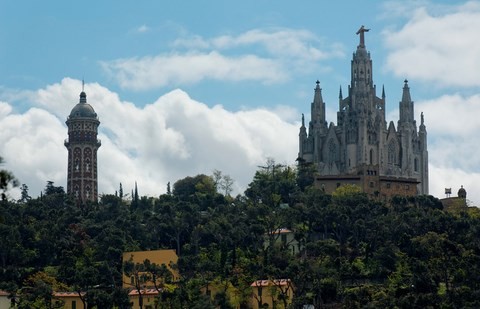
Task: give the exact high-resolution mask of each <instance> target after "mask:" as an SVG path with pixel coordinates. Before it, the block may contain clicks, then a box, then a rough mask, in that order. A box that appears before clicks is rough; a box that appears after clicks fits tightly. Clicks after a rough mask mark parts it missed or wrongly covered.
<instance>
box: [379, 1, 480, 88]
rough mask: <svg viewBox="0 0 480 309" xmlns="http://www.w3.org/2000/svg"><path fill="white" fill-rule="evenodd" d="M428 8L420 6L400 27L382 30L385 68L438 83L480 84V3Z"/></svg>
mask: <svg viewBox="0 0 480 309" xmlns="http://www.w3.org/2000/svg"><path fill="white" fill-rule="evenodd" d="M429 10H430V9H429V8H427V6H422V7H419V8H417V9H415V11H414V13H413V14H412V16H411V19H410V20H409V21H408V22H407V23H406V24H405V25H404V26H403V27H402V28H401V29H400V30H398V31H394V30H386V31H385V32H384V36H385V40H386V44H387V47H388V48H389V49H390V55H389V56H388V59H387V66H388V68H389V69H390V70H392V71H393V72H394V74H395V75H397V76H401V77H403V76H407V77H408V78H411V79H416V80H424V81H428V82H434V83H437V84H438V85H440V86H462V87H475V86H480V71H479V70H478V69H477V68H478V67H479V66H480V58H479V57H478V55H479V54H480V41H479V40H477V37H478V30H477V29H479V28H480V3H478V2H467V3H466V4H464V5H461V6H456V7H455V6H450V7H449V10H445V8H444V9H443V10H439V12H435V15H434V14H432V12H430V11H429Z"/></svg>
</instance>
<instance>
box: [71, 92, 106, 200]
mask: <svg viewBox="0 0 480 309" xmlns="http://www.w3.org/2000/svg"><path fill="white" fill-rule="evenodd" d="M65 123H66V124H67V127H68V139H66V140H65V147H67V150H68V167H67V193H68V194H70V195H72V196H73V197H74V198H75V201H76V202H77V203H80V204H83V203H85V202H87V201H90V202H97V200H98V185H97V150H98V148H99V147H100V145H101V143H100V140H99V139H97V133H98V126H99V125H100V121H99V120H98V117H97V114H96V113H95V110H94V109H93V107H92V106H91V105H90V104H88V103H87V95H86V94H85V91H84V89H83V86H82V92H81V93H80V101H79V103H78V104H77V105H75V107H73V109H72V111H71V112H70V115H69V116H68V118H67V121H66V122H65Z"/></svg>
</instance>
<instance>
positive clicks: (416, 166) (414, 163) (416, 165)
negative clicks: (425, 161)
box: [413, 158, 418, 172]
mask: <svg viewBox="0 0 480 309" xmlns="http://www.w3.org/2000/svg"><path fill="white" fill-rule="evenodd" d="M413 169H414V171H415V172H418V159H417V158H415V159H414V160H413Z"/></svg>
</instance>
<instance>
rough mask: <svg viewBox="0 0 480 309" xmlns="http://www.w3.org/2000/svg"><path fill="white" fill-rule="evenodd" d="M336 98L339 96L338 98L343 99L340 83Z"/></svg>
mask: <svg viewBox="0 0 480 309" xmlns="http://www.w3.org/2000/svg"><path fill="white" fill-rule="evenodd" d="M338 98H339V99H340V100H343V94H342V85H340V92H339V93H338Z"/></svg>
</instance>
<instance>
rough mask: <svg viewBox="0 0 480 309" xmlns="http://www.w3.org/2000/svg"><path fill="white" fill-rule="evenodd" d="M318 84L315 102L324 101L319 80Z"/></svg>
mask: <svg viewBox="0 0 480 309" xmlns="http://www.w3.org/2000/svg"><path fill="white" fill-rule="evenodd" d="M316 84H317V86H316V87H315V97H314V98H313V103H321V102H323V98H322V88H320V81H318V80H317V82H316Z"/></svg>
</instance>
